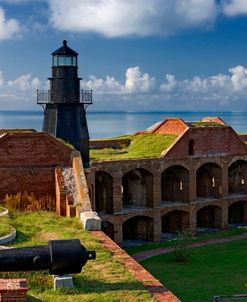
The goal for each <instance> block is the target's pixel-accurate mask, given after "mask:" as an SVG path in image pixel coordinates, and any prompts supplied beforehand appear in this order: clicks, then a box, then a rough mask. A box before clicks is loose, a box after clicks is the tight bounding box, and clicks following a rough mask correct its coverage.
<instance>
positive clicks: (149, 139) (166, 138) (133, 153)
mask: <svg viewBox="0 0 247 302" xmlns="http://www.w3.org/2000/svg"><path fill="white" fill-rule="evenodd" d="M128 137H129V139H130V144H129V145H128V146H125V147H124V148H121V149H113V148H105V149H96V150H90V158H91V160H93V161H94V160H128V159H136V158H149V157H159V156H160V155H161V153H162V151H164V150H165V149H167V148H168V147H170V145H171V144H172V143H173V142H174V141H175V139H176V135H173V134H152V133H148V134H139V135H133V136H128ZM115 139H118V138H115Z"/></svg>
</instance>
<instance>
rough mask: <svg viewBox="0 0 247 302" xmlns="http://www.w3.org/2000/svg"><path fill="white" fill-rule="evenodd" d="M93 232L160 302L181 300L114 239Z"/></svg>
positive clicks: (179, 301) (98, 232)
mask: <svg viewBox="0 0 247 302" xmlns="http://www.w3.org/2000/svg"><path fill="white" fill-rule="evenodd" d="M92 234H93V235H94V236H95V237H96V238H97V239H98V240H99V241H100V242H101V243H102V244H103V245H104V246H105V247H106V248H107V249H108V250H109V251H110V252H111V254H112V255H113V257H117V258H118V260H119V261H120V262H121V263H122V264H123V265H124V266H125V267H126V268H127V270H128V271H129V272H130V273H132V275H133V276H134V277H135V278H136V279H137V280H138V281H140V282H142V283H143V284H144V286H145V287H146V289H147V290H149V291H150V292H151V294H152V295H153V297H154V299H155V300H156V301H159V302H181V300H179V299H178V298H177V297H176V296H175V295H174V294H173V293H172V292H171V291H170V290H169V289H167V288H165V287H164V286H163V285H162V284H161V283H160V282H159V281H158V280H157V279H156V278H154V276H152V275H151V274H150V273H149V272H148V271H146V270H145V269H144V268H143V267H142V266H141V265H140V264H139V263H138V262H136V261H135V260H134V259H133V258H132V257H130V256H129V255H128V254H127V253H126V252H125V251H124V250H122V249H121V248H120V247H119V246H118V245H117V244H116V243H115V242H114V241H112V240H111V239H110V238H109V237H108V236H106V235H105V234H104V233H103V232H101V231H93V232H92Z"/></svg>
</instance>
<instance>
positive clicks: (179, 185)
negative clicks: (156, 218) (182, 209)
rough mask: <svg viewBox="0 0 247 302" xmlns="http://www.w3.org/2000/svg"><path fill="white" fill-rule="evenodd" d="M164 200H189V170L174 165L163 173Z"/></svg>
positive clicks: (162, 188)
mask: <svg viewBox="0 0 247 302" xmlns="http://www.w3.org/2000/svg"><path fill="white" fill-rule="evenodd" d="M161 198H162V200H163V201H188V200H189V172H188V171H187V170H186V169H185V168H184V167H181V166H172V167H170V168H168V169H166V170H165V171H164V172H163V173H162V175H161Z"/></svg>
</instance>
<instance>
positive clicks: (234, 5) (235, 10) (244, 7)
mask: <svg viewBox="0 0 247 302" xmlns="http://www.w3.org/2000/svg"><path fill="white" fill-rule="evenodd" d="M222 10H223V13H224V14H226V15H227V16H236V15H240V14H247V0H223V1H222Z"/></svg>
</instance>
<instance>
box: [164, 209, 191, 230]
mask: <svg viewBox="0 0 247 302" xmlns="http://www.w3.org/2000/svg"><path fill="white" fill-rule="evenodd" d="M161 223H162V233H183V232H185V231H187V230H188V229H189V214H188V213H187V212H185V211H172V212H169V213H168V214H165V215H164V216H163V217H162V220H161Z"/></svg>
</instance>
